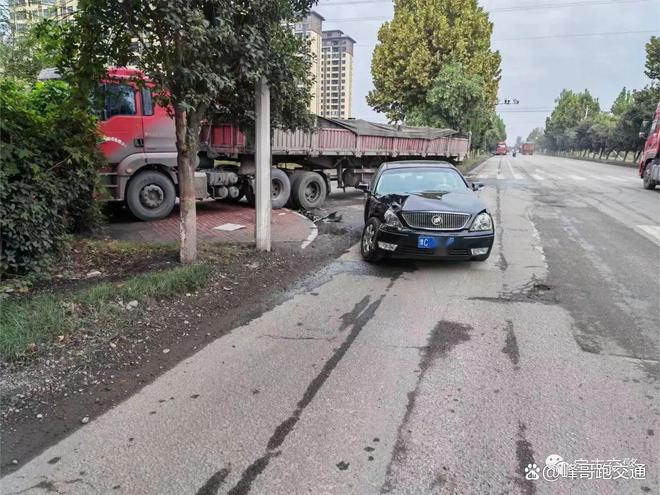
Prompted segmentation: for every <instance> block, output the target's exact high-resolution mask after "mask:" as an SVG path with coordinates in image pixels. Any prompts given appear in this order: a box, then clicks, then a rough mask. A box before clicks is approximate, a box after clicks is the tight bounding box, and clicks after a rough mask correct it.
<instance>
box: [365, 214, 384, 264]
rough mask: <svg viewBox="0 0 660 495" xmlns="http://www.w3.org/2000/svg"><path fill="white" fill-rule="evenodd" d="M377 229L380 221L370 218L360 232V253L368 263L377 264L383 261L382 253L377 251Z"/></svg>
mask: <svg viewBox="0 0 660 495" xmlns="http://www.w3.org/2000/svg"><path fill="white" fill-rule="evenodd" d="M379 229H380V221H379V220H378V219H377V218H370V219H369V220H368V221H367V223H366V225H365V226H364V229H363V230H362V237H360V253H361V254H362V258H364V260H365V261H368V262H369V263H377V262H379V261H381V260H382V259H383V252H382V251H381V250H380V249H378V232H379Z"/></svg>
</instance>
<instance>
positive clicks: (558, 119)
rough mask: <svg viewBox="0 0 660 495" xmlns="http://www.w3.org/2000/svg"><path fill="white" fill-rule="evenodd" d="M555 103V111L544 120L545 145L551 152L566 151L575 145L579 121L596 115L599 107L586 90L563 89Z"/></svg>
mask: <svg viewBox="0 0 660 495" xmlns="http://www.w3.org/2000/svg"><path fill="white" fill-rule="evenodd" d="M555 102H556V106H555V109H554V110H553V111H552V114H551V115H550V117H548V118H547V119H546V125H545V136H546V145H547V146H548V147H549V148H550V149H551V150H553V151H567V150H570V149H573V148H574V147H575V146H576V144H577V137H578V136H577V127H578V125H579V124H580V121H582V120H583V119H587V118H588V117H590V116H591V117H593V116H595V115H596V114H598V113H599V112H600V105H599V104H598V100H596V99H595V98H594V97H593V96H591V93H589V91H588V90H586V89H585V90H584V91H583V92H581V93H574V92H573V91H571V90H568V89H565V90H563V91H562V92H561V94H560V95H559V98H558V99H557V100H555Z"/></svg>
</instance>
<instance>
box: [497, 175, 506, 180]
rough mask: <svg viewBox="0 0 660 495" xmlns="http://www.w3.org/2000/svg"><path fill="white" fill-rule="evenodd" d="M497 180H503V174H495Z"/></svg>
mask: <svg viewBox="0 0 660 495" xmlns="http://www.w3.org/2000/svg"><path fill="white" fill-rule="evenodd" d="M496 178H497V180H504V179H506V177H504V174H497V177H496Z"/></svg>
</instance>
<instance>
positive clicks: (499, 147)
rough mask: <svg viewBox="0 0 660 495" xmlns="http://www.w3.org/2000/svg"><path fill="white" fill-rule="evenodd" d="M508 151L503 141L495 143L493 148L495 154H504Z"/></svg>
mask: <svg viewBox="0 0 660 495" xmlns="http://www.w3.org/2000/svg"><path fill="white" fill-rule="evenodd" d="M508 151H509V148H507V146H506V143H505V142H504V141H500V142H499V143H497V147H496V148H495V154H496V155H506V154H507V153H508Z"/></svg>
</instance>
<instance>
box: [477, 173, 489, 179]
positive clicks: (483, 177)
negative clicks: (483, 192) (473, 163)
mask: <svg viewBox="0 0 660 495" xmlns="http://www.w3.org/2000/svg"><path fill="white" fill-rule="evenodd" d="M488 177H489V175H488V174H479V175H477V179H487V178H488Z"/></svg>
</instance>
